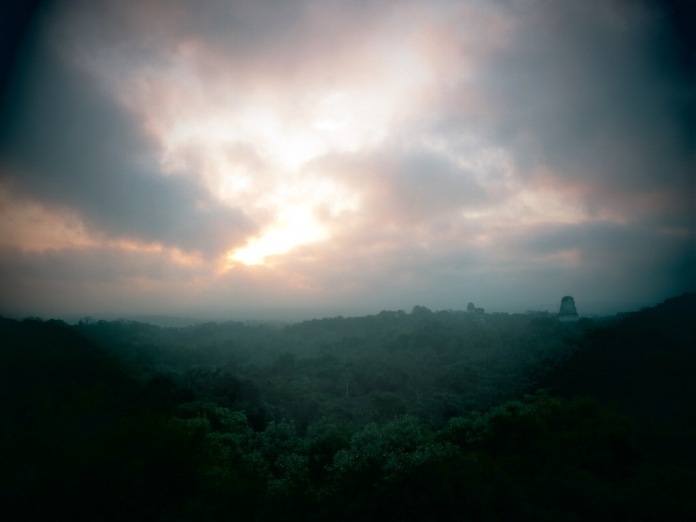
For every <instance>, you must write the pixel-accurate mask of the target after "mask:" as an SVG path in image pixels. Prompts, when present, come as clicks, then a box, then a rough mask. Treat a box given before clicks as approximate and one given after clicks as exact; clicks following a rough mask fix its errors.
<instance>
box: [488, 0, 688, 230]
mask: <svg viewBox="0 0 696 522" xmlns="http://www.w3.org/2000/svg"><path fill="white" fill-rule="evenodd" d="M511 5H514V6H516V7H510V10H511V14H512V15H513V17H514V19H515V27H516V28H515V30H514V34H513V36H512V41H511V42H510V45H508V46H506V47H505V49H504V50H502V51H501V52H500V53H497V54H496V55H495V56H494V57H493V58H492V59H491V60H490V61H489V62H488V63H487V64H486V65H485V73H484V75H483V76H482V80H481V82H482V84H481V85H482V86H483V87H484V89H485V91H486V92H487V96H488V98H489V100H490V102H491V106H492V107H494V115H493V118H491V119H490V120H488V121H486V122H485V123H486V124H488V125H491V124H492V125H491V126H490V127H489V128H490V129H491V132H492V133H493V134H492V136H493V139H495V140H497V141H498V142H502V143H507V144H509V146H511V147H512V149H513V150H514V151H515V157H516V159H517V160H518V161H519V162H521V164H522V165H524V166H525V167H530V166H534V165H539V164H543V165H547V166H550V167H551V168H552V169H553V172H554V174H555V175H557V176H559V177H561V178H566V180H567V181H569V182H570V183H583V184H586V185H590V186H592V187H593V189H594V190H593V191H592V192H591V197H592V198H593V199H594V201H593V202H592V203H595V204H599V205H604V206H606V205H612V204H616V205H619V206H621V205H623V204H624V201H623V200H624V196H627V197H626V198H625V199H627V200H628V201H627V202H626V203H629V204H630V199H631V196H632V195H633V194H640V193H653V192H654V193H668V194H669V196H670V198H671V200H670V205H672V206H679V208H680V210H681V219H684V217H685V214H686V213H687V212H689V211H690V209H689V204H690V203H691V202H690V201H689V195H691V196H692V195H693V192H692V191H693V170H694V167H695V163H694V159H695V156H694V132H695V130H696V123H695V122H694V120H693V108H694V90H693V88H694V85H693V82H692V81H690V80H689V79H688V78H685V76H684V68H683V58H680V57H679V56H676V55H675V53H676V49H675V46H674V45H670V44H667V43H666V41H665V40H666V39H669V38H671V37H672V35H673V27H672V22H673V20H672V19H670V17H668V16H666V14H665V12H664V10H663V9H661V8H660V6H659V5H658V4H652V3H641V2H592V1H590V2H558V3H546V2H531V3H524V2H522V3H519V4H511ZM530 6H531V8H530ZM489 116H490V115H489ZM630 210H634V209H630Z"/></svg>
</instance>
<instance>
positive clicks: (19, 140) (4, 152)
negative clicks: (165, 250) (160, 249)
mask: <svg viewBox="0 0 696 522" xmlns="http://www.w3.org/2000/svg"><path fill="white" fill-rule="evenodd" d="M45 45H46V44H45V42H39V43H38V44H37V46H36V48H35V49H34V52H33V53H32V54H31V55H30V56H29V57H26V58H25V60H26V62H25V63H24V64H23V66H24V67H23V70H22V71H21V74H17V76H16V77H15V80H14V84H13V86H12V87H13V89H12V91H11V92H10V96H9V97H8V98H7V100H6V104H5V106H4V107H3V111H4V116H3V120H2V127H1V128H0V160H1V163H0V167H1V169H2V175H3V177H4V178H5V179H6V180H9V181H10V183H11V187H12V188H13V189H15V190H19V191H21V192H24V193H26V194H28V195H30V196H33V197H36V198H38V199H40V200H42V201H45V202H49V203H53V204H55V205H58V206H65V207H70V208H72V209H74V210H77V211H78V212H79V213H80V214H81V215H82V217H83V218H84V219H85V221H86V222H87V224H88V225H90V226H92V227H94V228H96V229H97V230H99V231H100V232H105V233H107V234H109V235H114V236H125V237H132V238H135V239H139V240H145V241H157V242H164V243H165V244H170V245H176V246H179V247H181V248H186V249H198V250H207V251H210V250H213V251H214V250H219V249H221V248H224V247H229V245H230V244H231V243H234V242H235V241H238V240H239V239H240V238H241V237H242V235H243V234H246V233H248V232H249V231H250V230H252V229H253V227H252V225H251V223H250V222H249V220H248V219H247V218H246V217H245V216H244V215H243V214H242V213H241V212H239V211H235V210H233V209H229V208H226V207H224V206H222V205H221V204H219V203H217V202H215V201H213V200H211V199H210V196H209V195H208V194H207V193H206V191H205V190H204V189H203V187H201V186H200V185H199V184H197V183H195V182H194V181H192V180H191V178H190V177H188V176H181V175H176V174H173V175H170V176H167V177H165V176H164V175H163V174H162V173H161V171H160V168H159V166H158V164H157V160H156V156H155V154H154V153H153V151H152V150H151V148H150V144H149V140H148V138H147V137H146V136H145V135H144V134H143V133H142V132H141V131H140V130H139V129H138V126H137V125H136V123H135V122H134V121H133V120H132V119H131V116H130V115H129V114H127V113H126V112H125V111H124V110H123V109H122V108H121V107H119V106H118V105H116V103H115V102H114V101H112V100H111V99H110V98H109V97H108V96H107V95H106V93H104V92H103V91H102V90H101V88H100V86H98V85H97V84H96V83H95V82H93V81H92V80H91V79H90V78H88V77H87V76H86V75H85V74H82V73H80V72H79V71H77V70H76V69H74V68H73V67H71V66H70V65H69V64H67V63H65V62H64V61H62V60H61V59H60V58H59V57H58V56H57V55H56V53H55V52H54V50H53V49H47V48H46V47H45Z"/></svg>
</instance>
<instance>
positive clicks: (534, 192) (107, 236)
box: [0, 0, 696, 319]
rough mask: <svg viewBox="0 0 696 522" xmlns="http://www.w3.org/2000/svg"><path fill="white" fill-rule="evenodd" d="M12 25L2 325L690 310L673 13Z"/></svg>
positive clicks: (418, 4) (684, 32)
mask: <svg viewBox="0 0 696 522" xmlns="http://www.w3.org/2000/svg"><path fill="white" fill-rule="evenodd" d="M10 4H11V3H10ZM10 4H8V5H10ZM20 4H21V5H22V6H23V7H16V8H15V9H14V10H12V9H11V8H8V12H7V17H6V24H7V26H6V27H5V29H6V31H5V36H4V37H3V39H2V40H0V45H1V46H2V56H1V58H2V78H1V79H2V83H1V86H2V90H1V91H0V110H1V112H0V313H2V314H5V315H39V316H44V317H62V316H67V315H75V314H84V315H99V314H112V315H114V314H115V315H118V314H122V315H126V314H130V315H133V314H169V315H179V316H189V317H211V318H278V319H283V318H303V317H313V316H326V315H336V314H359V313H371V312H377V311H379V310H382V309H405V310H409V309H410V308H411V307H412V306H414V305H416V304H420V305H424V306H428V307H430V308H432V309H463V308H465V307H466V304H467V303H468V302H469V301H473V302H475V303H476V304H477V306H482V307H484V308H486V309H487V310H492V311H509V312H516V311H525V310H530V309H549V310H553V311H555V310H557V307H558V305H559V303H560V299H561V297H562V296H564V295H572V296H574V297H575V301H576V304H577V306H578V310H579V312H580V313H581V314H583V313H585V314H598V313H613V312H617V311H621V310H629V309H634V308H636V307H639V306H643V305H646V304H652V303H655V302H658V301H660V300H662V299H664V298H666V297H669V296H672V295H675V294H679V293H682V292H684V291H688V290H694V289H696V278H695V276H694V274H695V267H696V249H695V245H696V219H695V212H696V211H695V202H696V190H695V189H696V179H695V176H694V172H696V103H695V101H694V93H696V85H695V81H694V80H695V72H694V71H696V62H695V55H694V49H695V48H696V45H695V42H694V37H693V35H692V34H690V33H689V32H688V23H689V22H688V20H689V16H690V15H691V14H693V8H692V7H690V6H689V4H688V2H680V1H674V2H652V1H647V0H646V1H639V0H631V1H628V0H627V1H620V0H613V1H612V0H610V1H605V0H602V1H599V0H586V1H578V2H571V1H549V0H517V1H513V0H509V1H495V0H489V1H483V0H470V1H449V0H447V1H445V0H442V1H440V0H428V1H408V0H403V1H399V2H396V1H387V0H382V1H370V0H361V1H336V0H322V1H308V0H286V1H282V2H279V1H273V2H266V1H253V2H252V1H223V0H209V1H200V2H199V1H185V0H168V1H164V0H162V1H150V0H143V1H97V0H91V1H82V0H75V1H71V2H36V1H34V2H28V3H17V6H20ZM10 25H11V28H10ZM9 29H11V30H9Z"/></svg>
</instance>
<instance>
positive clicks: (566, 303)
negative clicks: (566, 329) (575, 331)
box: [558, 295, 579, 322]
mask: <svg viewBox="0 0 696 522" xmlns="http://www.w3.org/2000/svg"><path fill="white" fill-rule="evenodd" d="M578 319H579V317H578V311H577V309H576V308H575V299H573V297H572V296H570V295H566V296H565V297H563V299H561V308H560V310H558V320H559V321H563V322H569V321H577V320H578Z"/></svg>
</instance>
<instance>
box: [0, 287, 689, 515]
mask: <svg viewBox="0 0 696 522" xmlns="http://www.w3.org/2000/svg"><path fill="white" fill-rule="evenodd" d="M695 310H696V306H694V299H693V296H687V297H684V298H680V299H679V300H676V301H669V302H667V303H666V304H665V305H663V306H661V307H658V308H656V309H652V310H647V311H644V312H640V313H638V314H635V315H631V316H627V317H624V318H619V319H615V320H611V321H595V322H591V321H581V322H580V323H576V324H572V325H559V324H558V323H556V322H554V321H553V320H549V319H544V318H542V319H534V318H530V317H526V316H503V315H501V316H490V315H483V314H481V315H482V316H483V318H481V317H480V316H479V315H478V314H477V315H476V318H472V317H470V316H467V315H466V314H458V313H456V312H446V313H441V312H431V311H429V310H427V309H421V308H418V309H416V310H414V312H413V313H412V314H404V313H396V312H395V313H383V314H379V315H377V316H372V317H366V318H357V319H340V318H339V319H329V320H324V321H310V322H307V323H302V324H299V325H294V326H289V327H284V328H279V327H262V326H258V325H257V326H249V325H242V324H238V323H234V324H227V325H203V326H198V327H192V328H186V329H161V328H156V327H152V326H148V325H141V324H137V323H92V324H81V325H79V326H77V327H71V326H68V325H66V324H64V323H61V322H56V321H49V322H41V321H36V320H30V321H22V322H17V321H9V320H0V335H1V336H2V337H1V338H2V348H1V351H0V399H1V401H2V402H1V404H0V405H1V406H2V408H3V412H4V418H3V423H2V429H1V431H0V448H1V452H2V454H1V455H0V457H1V458H2V467H1V468H0V495H1V496H0V501H2V505H3V508H4V510H6V512H8V513H10V512H13V513H17V515H13V518H12V519H13V520H43V519H53V518H57V517H58V518H66V517H67V518H69V519H71V520H90V521H94V520H97V521H98V520H105V521H108V520H114V521H116V520H130V521H133V520H152V521H156V520H161V521H188V520H201V521H217V520H235V519H236V520H252V521H254V520H255V521H265V520H268V521H276V520H303V521H312V520H314V521H324V520H332V521H333V520H336V521H354V520H366V521H369V520H375V521H377V520H379V521H392V520H393V521H409V520H413V521H416V520H418V521H420V520H432V521H438V520H442V521H449V520H473V521H554V522H555V521H559V520H563V521H576V520H577V521H581V520H614V521H622V520H625V521H641V520H643V521H653V520H654V521H657V520H686V519H689V518H690V517H691V516H692V515H693V514H694V513H696V505H695V501H694V495H693V493H692V491H691V490H692V486H693V484H694V483H696V474H695V473H694V462H693V460H690V459H691V458H690V457H689V455H690V454H689V450H691V451H693V448H692V447H693V443H694V441H695V440H696V437H694V433H695V432H694V431H693V429H692V428H693V424H691V421H692V420H693V411H695V410H694V405H695V401H694V399H695V395H694V391H695V390H694V388H693V385H692V384H690V383H689V381H688V379H687V377H688V376H690V375H692V373H691V369H692V368H693V363H694V361H695V360H696V357H695V356H694V348H693V346H694V343H693V342H692V341H693V340H694V337H693V336H694V329H693V326H691V323H690V320H691V318H692V317H693V312H694V311H695ZM677 366H678V367H677ZM626 369H628V371H623V370H626ZM542 382H543V384H544V385H546V386H548V387H550V388H551V393H553V394H551V393H548V392H534V393H526V392H529V391H531V390H533V389H535V387H536V386H538V384H539V383H542ZM639 383H640V384H641V386H639V385H638V384H639ZM625 387H629V390H628V391H627V390H625V389H624V388H625ZM578 393H580V394H582V395H586V396H591V397H592V398H586V399H579V398H574V397H575V395H577V394H578ZM655 397H657V398H655ZM660 401H668V402H669V404H663V407H664V408H665V410H666V411H663V410H662V409H661V408H660V405H661V402H660ZM689 412H691V416H690V414H689Z"/></svg>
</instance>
